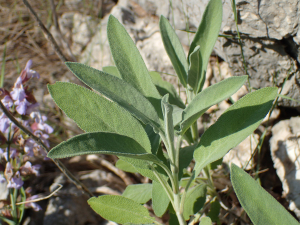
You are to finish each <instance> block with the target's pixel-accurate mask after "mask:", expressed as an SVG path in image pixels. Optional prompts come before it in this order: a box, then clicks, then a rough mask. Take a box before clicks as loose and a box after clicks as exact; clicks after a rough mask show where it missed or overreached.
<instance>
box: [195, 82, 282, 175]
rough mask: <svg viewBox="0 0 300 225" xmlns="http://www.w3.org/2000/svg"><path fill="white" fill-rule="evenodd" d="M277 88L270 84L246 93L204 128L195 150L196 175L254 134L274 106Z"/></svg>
mask: <svg viewBox="0 0 300 225" xmlns="http://www.w3.org/2000/svg"><path fill="white" fill-rule="evenodd" d="M277 90H278V89H277V88H276V87H267V88H262V89H259V90H257V91H254V92H251V93H249V94H247V95H245V96H244V97H243V98H241V99H240V100H238V101H237V102H236V103H234V104H233V105H232V106H230V107H229V108H228V109H227V110H226V111H225V112H224V113H223V114H222V115H221V116H220V118H219V119H218V120H217V122H215V123H214V124H213V125H212V126H210V127H209V128H208V129H207V130H206V131H205V133H204V134H203V135H202V137H201V140H200V142H199V144H198V146H197V148H196V150H195V152H194V159H195V161H196V165H195V168H194V171H195V176H197V175H198V174H199V173H200V172H201V170H202V169H203V168H204V167H205V166H206V165H208V164H209V163H212V162H214V161H216V160H217V159H220V158H222V157H223V156H224V155H225V154H226V153H227V152H228V151H229V150H230V149H231V148H234V147H235V146H237V145H238V144H239V143H241V142H242V141H243V140H244V139H245V138H246V137H248V136H249V135H250V134H252V132H253V131H254V130H255V129H256V128H257V127H258V126H259V124H260V123H261V121H262V120H263V119H264V117H265V116H266V114H267V113H268V111H269V110H270V108H271V107H272V104H273V101H274V99H275V98H276V96H277Z"/></svg>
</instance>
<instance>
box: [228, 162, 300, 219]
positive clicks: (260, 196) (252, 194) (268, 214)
mask: <svg viewBox="0 0 300 225" xmlns="http://www.w3.org/2000/svg"><path fill="white" fill-rule="evenodd" d="M231 182H232V185H233V188H234V191H235V193H236V195H237V197H238V199H239V201H240V203H241V205H242V206H243V208H244V209H245V211H246V212H247V214H248V216H249V217H250V219H251V221H252V223H253V224H254V225H266V224H272V225H282V224H289V225H299V223H298V222H297V220H296V219H295V218H294V217H293V216H291V214H289V213H288V212H287V211H286V209H285V208H284V207H283V206H282V205H281V204H280V203H279V202H277V201H276V200H275V199H274V198H273V197H272V196H271V195H270V194H269V193H268V192H267V191H265V190H264V189H263V188H262V187H261V186H260V185H259V184H258V183H257V182H256V181H255V180H254V179H252V177H251V176H250V175H248V174H247V173H246V172H245V171H243V170H242V169H240V168H239V167H238V166H236V165H234V164H233V163H232V164H231Z"/></svg>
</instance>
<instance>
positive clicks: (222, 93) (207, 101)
mask: <svg viewBox="0 0 300 225" xmlns="http://www.w3.org/2000/svg"><path fill="white" fill-rule="evenodd" d="M246 80H247V76H238V77H230V78H227V79H225V80H223V81H221V82H219V83H217V84H214V85H212V86H210V87H208V88H206V89H205V90H203V91H202V92H200V93H198V94H197V95H196V96H195V98H194V99H193V100H192V102H191V103H190V104H189V105H188V106H187V107H186V108H185V109H184V111H183V113H182V117H183V119H182V122H181V123H180V127H181V133H185V131H186V130H187V129H188V128H189V127H190V126H191V125H192V124H193V123H194V122H195V121H196V120H197V119H198V118H199V117H200V116H201V115H202V114H203V113H205V112H206V110H208V109H209V108H210V107H211V106H213V105H215V104H217V103H219V102H221V101H223V100H225V99H226V98H228V97H230V96H231V95H233V94H234V93H235V92H236V91H237V90H239V89H240V88H241V86H243V84H244V83H245V81H246Z"/></svg>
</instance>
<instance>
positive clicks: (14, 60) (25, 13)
mask: <svg viewBox="0 0 300 225" xmlns="http://www.w3.org/2000/svg"><path fill="white" fill-rule="evenodd" d="M68 2H70V1H68V0H65V1H63V0H56V1H54V4H55V6H56V11H55V13H56V14H57V17H60V16H61V15H62V14H63V13H66V12H74V11H77V12H80V13H82V14H85V15H91V16H93V17H94V18H99V19H101V16H102V15H104V14H107V13H108V11H109V10H110V9H111V7H112V6H113V5H114V2H113V1H107V0H86V1H81V2H82V3H80V4H81V5H80V6H81V7H78V5H77V6H75V5H73V6H72V5H71V4H70V3H68ZM73 2H74V1H73ZM29 3H30V4H31V6H32V8H33V9H34V10H35V11H36V13H37V15H38V17H39V18H40V19H41V21H42V22H43V24H44V25H45V27H46V28H47V29H50V27H51V26H52V25H54V24H55V17H54V16H53V11H52V10H51V4H50V3H51V1H50V0H49V1H32V0H31V1H29ZM68 41H69V42H70V41H71V40H68ZM68 44H71V43H68ZM5 45H6V58H5V82H4V87H5V88H6V89H10V87H11V86H12V85H13V83H14V81H15V80H16V78H17V77H18V75H19V73H20V70H22V68H23V67H24V66H25V64H26V62H27V61H28V60H29V59H32V60H33V69H34V70H36V71H38V72H39V73H40V75H41V79H40V80H39V81H38V82H36V83H35V84H34V87H35V88H37V89H40V88H42V89H45V88H46V84H47V83H53V82H55V80H56V78H57V77H61V76H63V75H64V74H65V73H66V72H67V68H66V67H65V66H64V65H63V62H62V61H61V60H60V59H59V57H58V56H57V55H56V53H55V51H54V49H53V48H52V46H51V45H50V43H49V41H47V39H46V38H45V35H44V33H43V32H42V30H41V29H40V27H39V26H38V23H37V22H36V21H35V19H34V18H33V16H32V15H31V14H30V12H29V10H28V9H27V8H26V6H25V4H24V3H23V1H22V0H0V60H1V63H3V57H2V55H3V52H4V49H5ZM61 50H62V52H64V54H65V55H67V58H69V59H71V57H70V54H68V51H67V49H61Z"/></svg>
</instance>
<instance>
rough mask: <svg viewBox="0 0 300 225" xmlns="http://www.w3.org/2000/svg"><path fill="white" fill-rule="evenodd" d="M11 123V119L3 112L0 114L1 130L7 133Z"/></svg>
mask: <svg viewBox="0 0 300 225" xmlns="http://www.w3.org/2000/svg"><path fill="white" fill-rule="evenodd" d="M9 125H10V120H9V119H8V118H7V117H6V116H5V114H4V113H3V114H2V115H1V116H0V131H1V132H2V133H5V132H6V131H7V128H8V127H9Z"/></svg>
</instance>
